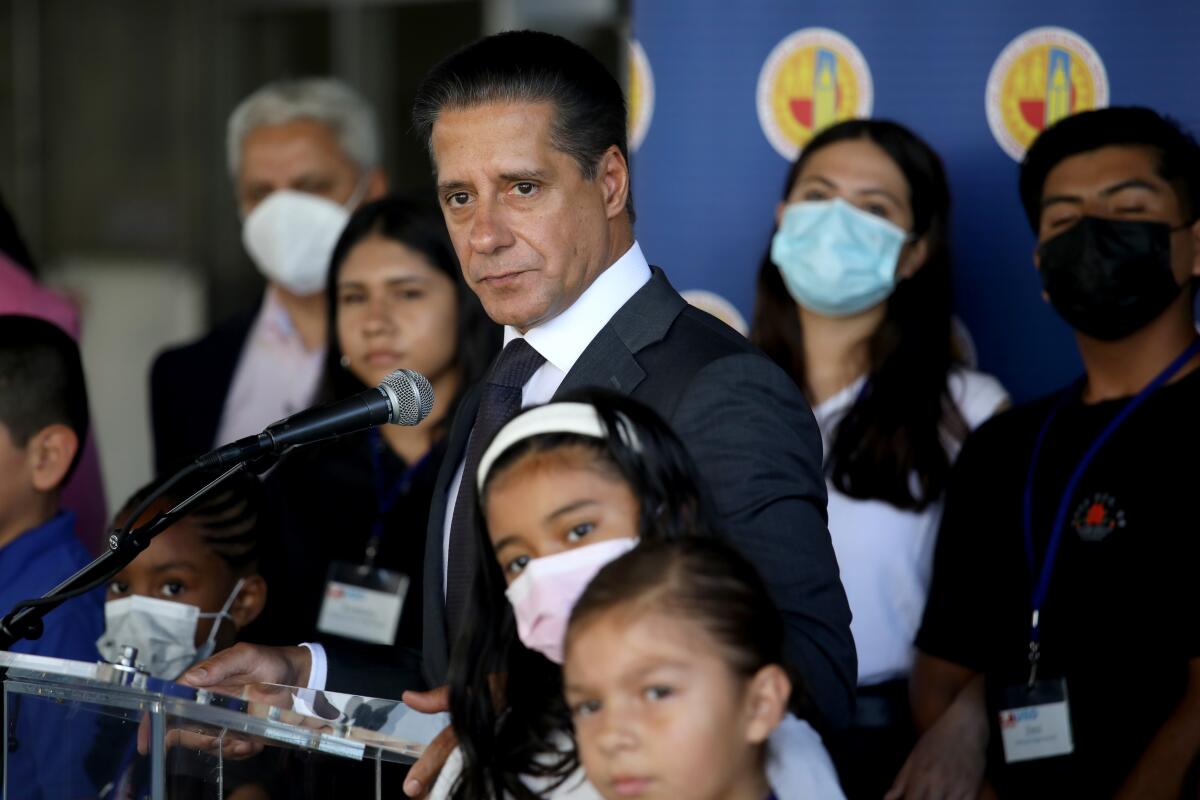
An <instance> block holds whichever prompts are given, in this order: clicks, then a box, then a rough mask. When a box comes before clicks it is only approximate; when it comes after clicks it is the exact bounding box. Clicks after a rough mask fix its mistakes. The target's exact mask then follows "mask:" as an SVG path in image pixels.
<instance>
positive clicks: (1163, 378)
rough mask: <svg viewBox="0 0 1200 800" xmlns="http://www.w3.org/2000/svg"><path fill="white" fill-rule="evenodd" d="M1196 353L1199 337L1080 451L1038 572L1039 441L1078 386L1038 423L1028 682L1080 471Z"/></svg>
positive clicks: (1028, 525)
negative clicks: (1080, 456)
mask: <svg viewBox="0 0 1200 800" xmlns="http://www.w3.org/2000/svg"><path fill="white" fill-rule="evenodd" d="M1197 353H1200V339H1197V340H1196V341H1194V342H1192V343H1191V345H1189V346H1188V348H1187V349H1186V350H1184V351H1183V352H1182V353H1181V354H1180V355H1179V356H1178V357H1177V358H1176V359H1175V360H1174V361H1172V362H1171V363H1170V364H1169V365H1168V366H1167V368H1166V369H1164V370H1163V371H1162V372H1160V373H1159V374H1158V376H1157V377H1156V378H1155V379H1154V380H1152V381H1150V383H1149V384H1148V385H1147V386H1146V388H1144V389H1142V390H1141V391H1140V392H1138V393H1137V395H1136V396H1134V397H1133V399H1131V400H1130V401H1129V402H1128V403H1126V404H1125V405H1124V407H1122V408H1121V410H1120V412H1118V413H1117V415H1116V416H1115V417H1113V419H1112V421H1111V422H1109V423H1108V425H1107V426H1106V427H1105V428H1104V430H1103V431H1101V433H1100V435H1099V436H1098V437H1096V440H1095V441H1093V442H1092V444H1091V446H1090V447H1089V448H1088V449H1087V451H1086V452H1085V453H1084V454H1083V458H1081V459H1080V460H1079V463H1078V464H1077V465H1076V466H1075V469H1074V471H1073V472H1072V473H1071V479H1070V480H1069V481H1067V487H1066V489H1064V490H1063V494H1062V499H1060V500H1059V503H1058V510H1057V511H1056V512H1055V514H1054V526H1053V527H1052V528H1051V529H1050V540H1049V541H1048V542H1047V544H1046V557H1045V560H1044V561H1043V562H1042V568H1041V571H1040V573H1039V571H1038V569H1037V560H1036V558H1035V557H1034V552H1033V477H1034V472H1035V471H1036V469H1037V464H1038V459H1039V457H1040V456H1041V453H1042V444H1043V443H1044V442H1045V440H1046V434H1047V433H1048V432H1049V430H1050V425H1051V424H1052V423H1053V422H1054V419H1055V417H1057V416H1058V412H1059V411H1061V410H1062V409H1063V407H1064V406H1066V405H1067V404H1068V403H1070V402H1071V401H1072V400H1074V399H1075V398H1076V396H1077V391H1078V387H1072V388H1071V389H1068V390H1067V391H1066V392H1064V393H1063V396H1062V398H1061V399H1060V400H1059V401H1058V403H1057V404H1056V405H1055V406H1054V408H1053V409H1052V410H1051V411H1050V415H1049V416H1048V417H1046V422H1045V423H1044V424H1043V425H1042V429H1041V430H1040V431H1039V432H1038V435H1037V439H1035V440H1034V444H1033V455H1032V457H1031V458H1030V461H1029V474H1028V476H1027V477H1026V479H1025V503H1024V520H1023V521H1024V528H1025V558H1026V560H1027V561H1028V562H1029V573H1030V576H1034V575H1036V576H1037V583H1036V584H1035V585H1034V587H1033V596H1032V598H1031V604H1032V606H1033V616H1032V618H1031V620H1030V629H1029V661H1030V664H1031V667H1030V672H1029V683H1030V686H1032V685H1033V683H1034V681H1035V679H1036V678H1037V661H1038V657H1039V647H1040V644H1039V642H1040V640H1039V636H1040V630H1039V624H1040V622H1041V619H1040V617H1041V610H1042V605H1043V604H1044V603H1045V601H1046V593H1047V592H1048V591H1049V590H1050V576H1051V574H1052V573H1053V571H1054V559H1055V557H1056V556H1057V555H1058V547H1059V545H1060V544H1061V543H1062V535H1063V530H1064V529H1065V528H1066V522H1067V511H1068V509H1069V508H1070V507H1071V498H1072V497H1073V496H1074V494H1075V489H1076V488H1077V487H1078V486H1079V482H1080V481H1081V480H1082V479H1083V475H1084V473H1085V472H1086V471H1087V468H1088V466H1089V465H1090V464H1091V463H1092V459H1093V458H1095V457H1096V454H1097V453H1098V452H1100V448H1102V447H1103V446H1104V444H1105V443H1106V442H1107V441H1108V440H1109V439H1110V438H1112V435H1113V434H1114V433H1116V432H1117V429H1118V428H1120V427H1121V425H1122V424H1124V422H1125V420H1127V419H1129V416H1130V415H1131V414H1133V412H1134V411H1136V410H1137V408H1138V406H1140V405H1141V404H1142V403H1144V402H1145V401H1146V399H1147V398H1149V397H1150V395H1152V394H1154V393H1155V392H1156V391H1158V390H1159V389H1160V388H1162V386H1163V384H1165V383H1166V382H1167V381H1169V380H1170V379H1171V378H1173V377H1174V376H1175V373H1177V372H1179V370H1181V369H1183V366H1184V365H1185V364H1187V362H1189V361H1191V360H1192V358H1193V357H1194V356H1195V355H1196V354H1197Z"/></svg>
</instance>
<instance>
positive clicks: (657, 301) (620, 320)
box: [554, 267, 687, 399]
mask: <svg viewBox="0 0 1200 800" xmlns="http://www.w3.org/2000/svg"><path fill="white" fill-rule="evenodd" d="M651 269H652V274H651V276H650V280H649V281H647V283H646V285H645V286H643V287H642V288H641V289H639V290H638V291H637V293H636V294H634V295H633V297H631V298H629V300H628V301H627V302H626V303H625V305H623V306H621V308H620V310H618V311H617V313H616V314H614V315H613V318H612V319H611V320H609V322H608V324H607V325H605V326H604V327H603V328H601V329H600V333H598V334H597V335H596V338H594V339H592V342H591V344H589V345H588V346H587V349H586V350H584V351H583V354H582V355H580V356H579V360H578V361H576V362H575V366H573V367H572V368H571V371H570V372H568V373H567V377H566V378H565V379H563V382H562V385H560V386H559V387H558V391H556V392H555V393H554V397H555V399H558V398H560V397H562V396H564V395H566V394H568V393H570V392H573V391H576V390H578V389H584V388H587V387H602V388H605V389H611V390H613V391H617V392H620V393H621V394H626V395H628V394H632V393H633V390H634V389H636V388H637V386H638V384H639V383H641V382H642V380H643V379H644V378H645V377H646V372H645V370H643V369H642V367H641V365H640V364H638V362H637V359H636V358H635V356H636V354H637V353H638V352H639V351H641V350H642V349H644V348H646V347H649V346H650V345H652V344H654V343H655V342H659V341H661V340H662V339H663V337H664V336H666V335H667V331H668V330H670V328H671V325H672V324H674V322H675V318H676V317H678V316H679V312H681V311H682V310H683V309H684V307H685V306H686V305H687V304H686V302H685V301H684V299H683V298H682V297H680V296H679V293H678V292H676V291H675V289H674V288H672V286H671V283H670V281H668V280H667V276H666V275H665V274H663V271H662V270H661V269H659V268H657V267H652V268H651Z"/></svg>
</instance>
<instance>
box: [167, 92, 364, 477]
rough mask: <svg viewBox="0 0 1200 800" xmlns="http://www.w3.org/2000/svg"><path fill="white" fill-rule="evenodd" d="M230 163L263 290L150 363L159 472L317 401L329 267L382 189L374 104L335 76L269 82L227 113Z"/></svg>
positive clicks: (245, 232) (245, 234) (249, 249)
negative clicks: (341, 239)
mask: <svg viewBox="0 0 1200 800" xmlns="http://www.w3.org/2000/svg"><path fill="white" fill-rule="evenodd" d="M226 138H227V157H228V161H229V174H230V177H231V178H232V179H233V182H234V188H235V191H236V199H237V204H238V212H239V213H240V215H241V217H242V220H243V231H242V233H243V237H242V238H243V241H244V243H245V245H246V249H247V252H248V253H249V255H250V257H251V258H252V259H253V261H254V262H255V265H256V266H257V267H258V268H259V271H260V272H261V273H262V274H263V277H265V278H266V279H267V288H266V291H265V292H264V294H263V298H262V302H261V303H260V304H259V307H258V308H257V309H256V310H254V311H248V312H244V313H242V314H239V315H237V316H235V317H233V318H232V319H229V320H227V321H226V322H224V323H222V324H220V325H218V326H217V327H215V328H214V329H213V330H212V331H210V332H209V333H208V334H207V335H206V336H204V337H203V338H201V339H199V340H197V341H195V342H192V343H190V344H186V345H183V346H181V347H176V348H172V349H169V350H166V351H165V352H163V353H161V354H160V355H159V356H158V358H157V359H156V360H155V362H154V366H153V368H152V369H151V372H150V409H151V418H152V420H153V429H154V431H153V432H154V466H155V470H156V471H157V472H158V473H159V474H162V473H164V472H167V471H171V470H175V469H178V468H179V467H181V466H183V465H184V464H185V463H187V462H188V461H190V460H191V459H192V458H195V457H196V456H197V455H200V454H201V453H204V452H206V451H207V450H209V449H211V448H212V447H214V446H216V445H218V444H222V443H224V442H229V441H233V440H234V439H239V438H241V437H242V436H249V435H251V434H254V433H257V432H259V431H260V430H262V429H263V428H264V427H266V426H267V425H269V424H270V423H272V422H274V421H275V420H277V419H279V418H281V417H284V416H287V415H288V414H291V413H294V412H296V411H299V410H300V409H302V408H305V407H306V406H308V405H310V404H311V402H312V398H313V394H314V391H315V388H316V384H317V381H318V379H319V377H320V371H321V365H322V363H323V356H324V352H325V340H326V330H325V315H326V308H325V292H324V289H325V278H324V276H325V274H326V272H327V270H328V262H329V257H330V255H331V254H332V252H333V246H334V244H335V243H336V241H337V237H338V235H339V234H340V233H341V230H342V228H343V227H344V226H345V220H346V218H347V217H348V216H349V213H350V212H351V211H353V210H354V208H355V207H357V206H358V205H359V204H360V203H361V202H365V201H369V200H373V199H375V198H377V197H381V196H383V194H384V193H385V192H386V191H387V181H386V180H385V178H384V175H383V171H382V169H381V168H380V147H379V132H378V129H377V124H376V121H375V112H374V111H373V110H372V109H371V107H370V105H368V104H367V102H366V101H365V100H364V99H363V98H362V97H360V96H359V95H358V93H357V92H355V91H354V90H353V89H351V88H350V87H349V86H347V85H345V84H344V83H342V82H340V81H337V80H334V79H332V78H303V79H299V80H287V81H279V82H276V83H270V84H267V85H266V86H263V87H262V88H260V89H258V90H257V91H255V92H254V93H253V94H251V95H250V96H249V97H247V98H246V99H245V100H243V101H242V102H241V103H240V104H239V105H238V107H237V108H236V109H234V111H233V113H232V114H231V115H230V117H229V123H228V131H227V137H226Z"/></svg>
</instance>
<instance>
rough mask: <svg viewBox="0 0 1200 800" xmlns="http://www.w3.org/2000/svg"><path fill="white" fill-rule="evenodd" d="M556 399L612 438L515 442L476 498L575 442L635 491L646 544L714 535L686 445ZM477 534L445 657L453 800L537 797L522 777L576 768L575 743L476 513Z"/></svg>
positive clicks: (581, 398) (594, 393) (606, 411)
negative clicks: (454, 751)
mask: <svg viewBox="0 0 1200 800" xmlns="http://www.w3.org/2000/svg"><path fill="white" fill-rule="evenodd" d="M563 401H564V402H565V401H573V402H582V403H588V404H590V405H591V406H593V407H594V408H595V409H596V411H597V413H598V415H599V416H600V419H601V420H602V421H603V423H604V427H605V429H606V430H607V431H609V435H608V436H607V437H606V438H605V439H604V440H599V439H593V438H590V437H586V436H577V435H574V434H559V433H551V434H543V435H540V436H531V437H529V438H528V439H525V440H523V441H521V442H519V443H517V444H515V445H513V447H511V448H509V449H508V450H507V451H505V453H504V454H503V455H502V456H501V457H500V458H499V459H497V461H496V463H495V465H494V466H493V467H492V469H491V471H490V472H489V473H488V482H487V483H486V484H485V485H484V488H483V491H482V492H481V493H480V496H481V500H482V501H483V502H486V499H487V493H488V486H489V485H490V484H491V483H492V482H493V481H494V480H495V478H496V476H498V475H500V474H502V473H503V472H504V471H505V470H506V469H507V468H508V467H511V466H512V465H513V464H514V463H515V462H516V461H517V460H519V459H520V458H521V456H522V455H525V454H528V453H531V452H544V451H548V450H553V449H557V448H559V447H564V446H568V445H571V446H582V447H586V448H588V449H589V450H590V451H591V452H592V453H594V455H595V457H596V465H597V467H598V468H600V469H603V470H608V471H611V472H612V473H613V474H615V475H617V476H619V478H620V479H622V480H624V481H625V482H626V483H628V485H629V487H630V489H632V490H633V493H634V496H635V497H637V498H638V501H639V504H640V511H639V535H640V536H641V538H642V540H643V541H648V540H649V541H653V540H661V539H667V540H675V539H680V538H683V537H685V536H687V537H690V536H702V537H705V538H711V537H713V536H714V535H715V529H714V526H713V524H712V520H713V519H714V517H713V515H712V512H711V511H710V508H711V505H710V500H709V498H708V497H707V493H706V491H705V490H704V489H703V488H702V487H703V485H702V483H701V480H700V478H699V477H698V472H697V470H696V467H695V465H694V464H693V463H692V460H691V457H690V456H688V454H687V451H686V450H685V449H684V447H683V443H682V442H680V441H679V439H678V438H677V437H676V436H675V434H674V432H673V431H672V430H671V429H670V427H668V426H667V424H666V423H665V422H663V420H662V419H661V418H660V417H659V416H658V415H657V414H656V413H655V412H654V411H652V410H651V409H649V408H647V407H646V406H643V405H642V404H640V403H638V402H636V401H634V400H630V399H629V398H626V397H623V396H621V395H617V394H614V393H612V392H607V391H602V390H595V389H592V390H587V391H583V392H579V393H573V394H572V395H571V396H570V397H566V398H563ZM621 426H626V428H627V429H628V430H629V431H631V432H632V433H633V435H634V437H635V439H636V442H637V446H636V448H635V447H634V446H632V445H631V444H630V443H629V441H627V440H626V439H624V438H623V437H622V436H620V435H615V434H614V433H613V432H614V431H618V430H620V428H621ZM476 530H477V531H478V532H479V540H478V547H477V548H476V552H477V563H476V567H475V582H474V585H473V586H472V589H471V592H470V599H469V600H468V610H467V613H466V614H465V615H464V620H465V622H464V624H463V626H462V631H461V633H460V635H459V638H458V641H457V642H456V643H455V647H454V652H453V654H452V656H451V660H450V674H449V683H450V713H451V717H452V720H453V724H454V730H455V732H456V733H457V734H458V740H459V747H460V748H461V749H462V753H463V757H464V759H463V771H462V775H461V777H460V778H459V781H458V783H457V785H456V787H455V790H454V791H455V794H454V796H455V797H456V798H477V797H506V796H510V797H513V798H518V799H519V800H536V798H538V797H540V795H539V794H538V793H535V792H533V791H531V790H530V789H529V788H528V787H526V786H525V785H524V783H522V781H521V776H522V775H529V776H537V777H542V778H546V779H548V780H550V781H552V782H553V781H555V780H557V781H560V782H561V781H562V780H565V779H566V778H567V777H569V776H570V775H571V773H572V772H573V771H574V769H575V768H576V767H577V766H578V764H579V761H578V758H577V756H576V753H575V749H574V747H573V746H569V745H568V746H566V747H564V746H563V745H564V743H563V742H562V741H561V736H562V735H563V733H564V732H565V731H569V730H570V714H569V713H568V711H567V707H566V704H565V702H564V701H563V699H562V674H561V670H560V669H559V667H558V665H557V664H553V663H551V662H550V661H549V660H547V659H546V658H544V657H543V656H542V655H541V654H539V653H535V652H533V651H531V650H528V649H527V648H526V647H525V646H524V645H522V644H521V642H520V640H519V639H518V638H517V625H516V621H515V619H514V617H513V613H512V607H511V606H510V605H509V603H508V600H507V598H506V597H505V594H504V591H505V589H506V584H505V580H504V575H503V573H502V572H501V570H500V566H499V564H498V563H497V562H496V555H495V551H494V550H493V549H492V543H491V539H490V537H489V536H488V533H487V525H486V522H485V520H484V519H483V514H482V513H480V514H479V516H478V524H477V525H476ZM495 675H502V676H504V679H505V681H506V683H505V685H504V687H503V689H502V691H501V693H500V694H497V693H496V687H493V686H492V684H491V679H492V676H495ZM501 706H502V707H503V708H500V707H501Z"/></svg>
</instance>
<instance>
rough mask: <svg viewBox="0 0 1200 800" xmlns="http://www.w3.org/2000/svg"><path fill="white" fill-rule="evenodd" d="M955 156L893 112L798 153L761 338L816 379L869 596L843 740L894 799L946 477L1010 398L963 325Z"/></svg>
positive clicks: (859, 610)
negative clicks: (949, 170)
mask: <svg viewBox="0 0 1200 800" xmlns="http://www.w3.org/2000/svg"><path fill="white" fill-rule="evenodd" d="M949 211H950V192H949V188H948V186H947V183H946V175H945V171H944V170H943V167H942V162H941V159H939V158H938V156H937V154H936V153H935V152H934V151H933V150H932V149H931V148H930V147H929V145H927V144H926V143H925V142H924V141H922V140H921V139H920V138H918V137H917V136H916V135H914V134H913V133H912V132H911V131H909V130H908V129H906V128H904V127H902V126H900V125H898V124H896V123H894V122H887V121H883V120H850V121H847V122H842V123H839V124H837V125H834V126H832V127H829V128H826V129H825V130H824V131H822V132H821V133H820V134H819V135H817V136H816V137H815V138H814V139H813V140H812V141H811V142H810V143H809V144H808V146H807V147H806V148H805V149H804V152H803V153H802V154H801V155H800V158H799V159H798V160H797V161H796V163H795V164H793V165H792V167H791V169H790V170H789V172H788V176H787V181H786V183H785V184H784V190H783V200H782V201H781V202H780V203H779V205H778V207H777V210H776V222H777V229H776V231H775V234H774V236H773V238H772V241H771V246H770V248H769V251H768V253H767V255H766V256H764V258H763V260H762V264H761V266H760V268H759V272H758V290H757V299H756V303H755V311H754V321H753V325H752V329H751V339H752V340H753V341H754V342H755V344H757V345H758V346H759V347H761V348H762V349H763V350H764V351H765V352H766V353H767V355H768V356H770V357H771V358H772V359H773V360H774V361H776V362H777V363H778V364H779V365H780V366H782V367H783V368H784V369H786V370H787V371H788V372H789V373H790V374H791V375H792V376H793V377H794V378H795V379H796V382H797V383H798V384H799V385H800V387H801V388H802V389H803V390H804V392H805V394H806V395H807V396H808V399H809V402H810V403H811V405H812V407H813V411H814V413H815V414H816V417H817V423H818V425H819V426H820V428H821V434H822V438H823V440H824V444H825V465H826V479H827V484H828V490H829V530H830V534H831V536H832V538H833V544H834V548H835V550H836V552H837V557H838V564H839V566H840V567H841V574H842V582H843V584H844V585H845V587H846V595H847V597H848V599H849V601H850V609H851V612H852V613H853V617H854V618H853V622H852V624H851V631H852V632H853V634H854V642H855V646H856V648H857V650H858V677H859V690H858V698H859V700H858V710H857V713H856V717H855V724H854V726H853V728H852V729H851V730H849V731H848V732H845V733H844V734H842V735H840V736H839V737H837V738H836V739H835V740H834V746H833V747H832V750H833V752H834V758H835V760H836V761H838V766H839V770H840V772H841V775H842V779H843V783H844V785H845V786H846V789H847V794H848V795H849V796H851V797H873V798H878V797H881V796H882V795H883V793H884V792H885V791H886V790H887V789H888V787H889V786H890V784H891V779H892V777H893V776H894V775H895V774H896V771H897V770H898V769H899V767H900V766H901V764H902V763H903V760H904V757H905V755H907V753H908V749H909V748H910V746H911V744H912V737H913V734H912V730H911V723H910V719H909V711H908V701H907V679H908V675H909V672H910V670H911V666H912V647H913V639H914V637H915V635H916V630H917V626H918V625H919V623H920V620H921V613H922V610H923V608H924V605H925V597H926V593H927V591H928V586H929V575H930V569H931V559H932V553H933V544H934V539H935V536H936V531H937V525H938V521H939V519H940V514H941V500H942V492H943V490H944V489H945V486H946V479H947V476H948V475H949V472H950V468H951V465H952V463H953V460H954V458H955V456H956V455H957V453H958V449H959V446H960V445H961V444H962V441H963V439H964V438H965V436H966V435H967V433H968V432H969V431H970V430H971V429H973V428H974V427H976V426H978V425H979V424H980V423H982V422H983V421H984V420H986V419H987V418H988V417H989V416H991V415H992V414H993V413H994V412H995V411H996V410H997V409H998V408H1000V407H1001V406H1003V405H1004V404H1005V403H1006V402H1007V395H1006V394H1005V392H1004V389H1003V388H1002V387H1001V386H1000V384H999V383H997V382H996V380H995V379H993V378H991V377H990V376H987V375H984V374H982V373H979V372H974V371H971V370H969V369H967V368H966V366H965V364H964V363H963V359H962V355H961V352H960V348H958V347H957V346H956V343H955V340H954V335H953V321H952V314H951V310H952V308H951V266H950V265H951V262H950V252H949V247H948V242H947V238H948V219H949Z"/></svg>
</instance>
